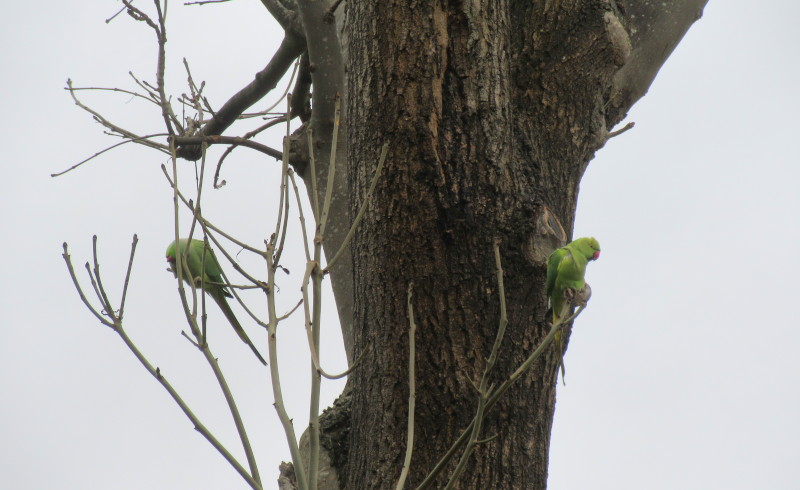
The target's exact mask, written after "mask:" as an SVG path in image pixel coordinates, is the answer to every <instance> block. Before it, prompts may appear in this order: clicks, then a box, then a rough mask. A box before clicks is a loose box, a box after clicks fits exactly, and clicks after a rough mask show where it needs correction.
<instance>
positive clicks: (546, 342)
mask: <svg viewBox="0 0 800 490" xmlns="http://www.w3.org/2000/svg"><path fill="white" fill-rule="evenodd" d="M584 308H585V306H580V307H578V309H577V310H576V311H575V313H573V314H572V315H571V316H569V317H568V318H566V319H564V320H563V321H557V322H556V323H555V324H553V326H552V327H551V328H550V331H549V332H548V333H547V335H546V336H545V337H544V339H542V342H541V343H540V344H539V346H538V347H536V349H535V350H534V351H533V352H532V353H531V355H530V356H528V358H527V359H526V360H525V361H524V362H523V363H522V364H521V365H520V366H519V368H517V370H516V371H514V373H512V374H511V376H509V378H508V379H506V380H505V381H504V382H503V384H501V385H500V387H499V388H497V390H495V391H494V392H492V395H491V396H490V397H489V400H488V401H487V402H486V408H485V410H486V411H488V410H491V408H492V407H494V405H495V404H496V403H497V401H498V400H499V399H500V397H501V396H503V394H504V393H505V392H506V391H507V390H508V389H509V388H510V387H511V386H512V385H513V384H514V382H515V381H516V380H517V379H519V378H520V376H522V375H523V374H524V373H525V372H526V371H527V370H528V369H530V367H531V366H532V365H533V363H534V361H536V360H537V359H538V358H539V357H540V356H541V355H542V353H544V351H545V350H546V349H547V348H548V347H549V346H550V344H551V343H552V342H553V337H555V335H556V332H558V331H559V330H560V329H561V327H562V326H563V325H566V324H567V323H569V322H571V321H573V320H574V319H575V318H577V317H578V315H580V314H581V312H582V311H583V310H584ZM474 424H475V419H474V418H473V419H472V421H471V422H470V424H469V425H468V426H467V428H466V429H464V431H463V432H462V433H461V435H460V436H459V437H458V439H457V440H456V442H454V443H453V445H452V446H450V449H448V450H447V452H446V453H445V455H444V456H442V458H441V459H440V460H439V461H438V462H437V463H436V466H434V467H433V469H432V470H431V471H430V473H428V475H427V476H426V477H425V479H424V480H423V481H422V483H420V484H419V486H418V487H417V490H424V489H426V488H430V486H431V485H432V484H433V482H434V480H435V479H436V477H437V476H439V473H441V472H442V470H443V469H444V467H445V466H446V465H447V463H448V462H449V461H450V459H452V457H453V455H455V453H456V451H458V449H459V448H460V447H461V445H462V444H464V443H465V442H466V441H467V438H468V437H469V436H470V434H471V433H472V428H473V426H474Z"/></svg>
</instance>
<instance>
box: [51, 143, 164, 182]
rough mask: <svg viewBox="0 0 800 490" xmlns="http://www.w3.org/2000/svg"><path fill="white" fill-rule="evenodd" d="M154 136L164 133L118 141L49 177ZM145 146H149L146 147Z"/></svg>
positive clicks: (57, 175)
mask: <svg viewBox="0 0 800 490" xmlns="http://www.w3.org/2000/svg"><path fill="white" fill-rule="evenodd" d="M156 136H166V133H156V134H148V135H147V136H140V137H138V138H126V139H125V140H124V141H120V142H119V143H116V144H113V145H111V146H109V147H108V148H105V149H103V150H100V151H98V152H97V153H95V154H94V155H92V156H90V157H89V158H85V159H83V160H81V161H80V162H78V163H76V164H75V165H73V166H71V167H70V168H68V169H66V170H62V171H61V172H56V173H54V174H50V177H60V176H62V175H64V174H66V173H68V172H71V171H73V170H75V169H76V168H78V167H80V166H81V165H83V164H84V163H86V162H88V161H90V160H92V159H94V158H97V157H99V156H100V155H102V154H103V153H105V152H107V151H109V150H113V149H114V148H117V147H119V146H122V145H125V144H128V143H139V142H140V141H141V140H149V139H150V138H155V137H156ZM156 144H157V143H156ZM146 146H150V145H146ZM157 149H158V150H159V151H161V152H164V153H167V154H169V152H167V151H165V150H162V149H161V148H157Z"/></svg>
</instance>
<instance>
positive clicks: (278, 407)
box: [266, 246, 308, 490]
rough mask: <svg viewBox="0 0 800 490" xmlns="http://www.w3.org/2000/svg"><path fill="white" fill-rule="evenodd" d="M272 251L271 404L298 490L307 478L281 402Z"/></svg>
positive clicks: (269, 268)
mask: <svg viewBox="0 0 800 490" xmlns="http://www.w3.org/2000/svg"><path fill="white" fill-rule="evenodd" d="M272 252H273V250H272V249H271V248H270V246H268V248H267V254H266V259H267V284H268V287H267V290H266V294H267V310H268V312H269V327H268V329H267V334H268V340H269V370H270V375H271V377H272V395H273V398H274V400H275V403H274V404H273V406H274V407H275V411H277V412H278V419H279V420H280V422H281V425H282V426H283V431H284V433H285V434H286V441H287V443H288V444H289V453H290V454H291V455H292V464H294V467H295V468H296V469H297V471H296V475H297V486H298V488H299V490H307V489H308V480H307V478H306V473H305V472H304V471H303V468H304V467H305V465H303V458H302V456H301V455H300V449H299V447H298V445H297V436H296V435H295V432H294V426H293V425H292V419H291V418H289V414H288V413H286V407H285V406H284V403H283V392H282V390H281V378H280V370H279V369H278V335H277V328H278V316H277V314H276V312H275V269H274V268H273V267H272Z"/></svg>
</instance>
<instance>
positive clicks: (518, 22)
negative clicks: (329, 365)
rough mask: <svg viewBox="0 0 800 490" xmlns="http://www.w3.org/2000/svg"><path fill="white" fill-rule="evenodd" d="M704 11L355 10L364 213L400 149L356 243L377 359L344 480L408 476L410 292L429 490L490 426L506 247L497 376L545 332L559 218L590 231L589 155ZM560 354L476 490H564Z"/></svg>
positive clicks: (551, 7)
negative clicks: (481, 424)
mask: <svg viewBox="0 0 800 490" xmlns="http://www.w3.org/2000/svg"><path fill="white" fill-rule="evenodd" d="M704 3H705V2H704V1H695V2H689V1H687V2H666V3H663V2H659V3H658V4H656V3H651V2H637V5H636V6H630V5H628V2H613V1H607V0H593V1H585V0H581V1H577V0H573V1H569V0H561V1H559V0H549V1H541V2H531V1H522V0H511V1H502V0H501V1H497V0H474V1H470V2H450V1H433V2H428V1H411V2H409V1H406V0H404V1H400V0H386V1H381V2H374V1H367V0H350V1H349V2H348V4H347V9H346V27H345V33H344V36H343V39H344V42H345V44H346V46H347V51H348V56H347V59H346V63H347V65H346V66H347V70H346V73H347V83H348V92H347V94H348V112H347V126H348V138H349V139H348V165H349V171H350V178H351V192H352V194H351V199H352V207H351V211H352V209H355V208H356V207H357V206H358V205H359V204H360V203H361V201H362V198H363V195H364V192H365V189H366V187H367V186H368V185H369V180H370V177H371V175H372V173H373V171H374V168H375V161H376V155H377V154H378V152H379V148H380V146H381V145H382V144H383V143H384V142H388V143H389V147H390V153H389V159H388V160H387V163H386V168H385V169H384V173H383V175H384V177H383V178H382V180H381V182H380V184H379V186H378V190H377V194H376V196H375V198H374V201H373V202H372V204H371V207H370V212H369V214H368V215H367V218H366V219H365V221H364V222H363V223H362V225H361V227H360V228H359V230H358V234H357V235H356V238H355V240H354V243H353V247H352V250H353V258H354V264H355V268H354V284H355V290H354V293H355V298H354V304H355V310H354V347H355V352H356V353H358V352H360V351H362V350H364V349H366V348H367V346H370V349H369V351H368V354H367V358H366V359H365V361H364V364H365V367H364V368H361V369H357V370H356V371H355V372H354V373H353V374H352V376H351V380H350V381H351V385H352V389H353V406H352V424H351V432H350V439H349V454H348V458H347V462H346V464H345V466H344V467H343V468H342V471H343V473H344V478H343V480H344V487H345V488H353V489H361V488H389V487H390V486H392V484H393V482H394V481H396V479H397V477H398V475H399V472H400V469H401V466H402V460H403V453H404V450H405V443H404V442H405V436H404V435H405V426H406V409H407V403H406V400H407V397H408V382H407V373H406V363H407V355H408V344H407V329H408V320H407V316H406V306H405V301H406V290H407V287H408V286H409V284H410V283H412V282H413V284H414V290H415V300H414V308H415V317H416V322H417V326H418V327H417V359H416V361H417V410H416V433H417V436H416V439H415V440H416V444H415V447H414V456H413V461H412V471H411V475H410V478H409V484H410V485H416V484H419V483H420V481H421V480H422V479H423V478H424V476H425V474H426V473H427V472H428V471H429V470H430V469H431V468H432V467H433V465H434V464H435V463H436V461H437V460H438V459H439V458H440V457H441V456H442V455H443V454H444V452H445V451H446V450H447V449H448V447H449V446H450V445H451V444H452V443H453V441H454V440H455V439H456V438H457V437H458V435H459V434H460V433H461V431H462V430H463V429H464V428H465V427H466V426H467V424H468V423H469V421H470V420H471V418H472V416H473V415H474V412H475V407H476V392H475V389H474V388H473V386H472V383H473V382H475V383H476V382H477V381H478V379H479V378H480V374H481V372H482V369H483V367H484V365H485V361H486V358H487V356H488V353H489V351H490V349H491V345H492V342H493V340H494V336H495V333H496V329H497V325H498V318H499V306H498V305H499V298H498V294H497V284H496V281H495V279H494V275H493V272H494V262H493V259H492V247H491V244H492V241H493V240H494V239H499V240H500V242H501V251H502V258H503V263H504V269H505V271H506V276H505V277H506V283H505V287H506V295H507V301H508V309H509V310H508V314H509V326H508V331H507V334H506V340H505V342H504V344H503V348H502V350H501V357H500V360H499V362H498V365H497V367H496V369H495V372H494V376H493V379H492V380H493V381H494V382H499V381H501V380H502V379H503V378H505V377H507V376H508V375H509V374H510V372H511V371H513V369H515V368H516V367H517V366H518V365H519V364H520V363H521V362H522V360H523V359H524V358H525V357H526V356H527V355H528V354H529V353H530V352H531V351H532V350H533V348H534V347H535V346H536V345H537V344H538V342H539V341H540V340H541V339H542V338H543V337H544V335H545V333H546V332H547V326H546V321H545V311H546V308H547V301H546V298H545V294H544V282H545V270H546V267H545V263H544V260H543V258H544V255H543V254H542V253H541V250H540V249H541V242H539V240H540V238H538V237H542V236H546V235H547V232H546V230H543V229H539V228H538V227H537V223H543V220H542V219H541V218H542V213H543V212H544V211H543V210H544V209H546V208H545V207H547V208H550V209H552V210H553V211H554V213H555V215H556V216H557V218H558V219H559V220H560V222H561V224H562V226H563V228H564V229H565V230H567V232H568V234H571V233H570V232H571V229H572V225H573V218H574V214H575V206H576V200H577V195H578V186H579V182H580V179H581V176H582V175H583V173H584V171H585V169H586V167H587V165H588V163H589V161H590V160H591V159H592V158H593V156H594V153H595V151H596V150H597V149H599V148H601V147H602V146H603V145H604V144H605V142H606V141H607V138H608V136H609V133H608V132H609V130H610V128H612V127H613V126H614V125H615V124H616V123H618V122H619V121H620V120H621V119H622V118H623V117H624V115H625V114H626V112H627V110H628V109H629V108H630V106H631V105H632V104H633V102H635V100H636V99H638V98H639V97H641V96H642V95H643V94H644V93H645V92H646V89H647V87H648V86H649V84H650V82H651V81H652V79H653V77H654V75H655V73H656V72H657V71H658V68H659V67H660V66H661V64H662V63H663V61H664V60H665V59H666V57H667V56H668V55H669V53H670V52H671V50H672V48H673V47H674V46H675V45H676V44H677V42H678V40H679V39H680V38H681V36H682V35H683V33H684V32H685V31H686V29H688V27H689V25H690V24H691V23H692V22H693V21H694V20H696V19H697V18H699V16H700V13H701V10H702V6H703V5H704ZM550 354H551V355H550V356H548V359H546V360H544V361H543V362H539V363H538V364H536V365H535V366H534V368H533V369H532V370H531V372H529V373H528V374H527V375H526V376H525V377H524V378H523V379H522V380H520V382H519V383H518V384H517V385H516V386H515V387H514V388H513V389H512V390H511V391H510V392H509V393H508V395H507V397H506V398H505V399H504V400H503V401H502V402H501V403H499V404H498V406H497V407H496V408H495V409H494V410H493V411H492V412H491V413H490V414H489V416H488V418H487V421H486V423H485V431H484V434H486V435H495V436H496V437H495V438H494V439H492V440H491V441H489V442H486V443H485V444H481V445H480V446H479V447H478V449H477V451H476V452H475V454H474V455H473V459H472V463H471V464H470V465H469V466H468V468H467V471H466V472H465V474H464V475H463V477H462V478H461V479H460V481H459V484H458V487H459V488H526V489H528V488H534V489H535V488H545V487H546V483H547V465H548V449H549V442H550V429H551V424H552V417H553V410H554V405H555V384H556V383H555V381H556V366H557V358H558V356H557V355H555V353H554V352H553V351H551V353H550ZM452 466H453V465H452V464H451V468H450V469H452ZM446 473H447V472H446ZM444 481H446V480H443V479H440V480H438V481H437V483H436V486H437V487H438V486H439V485H442V484H443V483H444Z"/></svg>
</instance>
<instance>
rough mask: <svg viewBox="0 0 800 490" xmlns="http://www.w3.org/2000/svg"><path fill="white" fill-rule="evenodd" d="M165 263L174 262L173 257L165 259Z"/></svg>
mask: <svg viewBox="0 0 800 490" xmlns="http://www.w3.org/2000/svg"><path fill="white" fill-rule="evenodd" d="M167 262H169V263H170V264H171V263H173V262H175V257H167Z"/></svg>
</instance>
